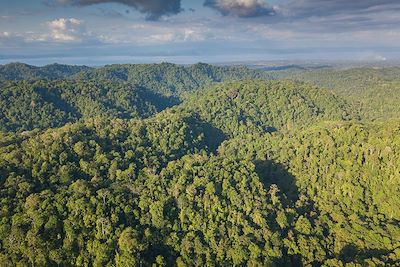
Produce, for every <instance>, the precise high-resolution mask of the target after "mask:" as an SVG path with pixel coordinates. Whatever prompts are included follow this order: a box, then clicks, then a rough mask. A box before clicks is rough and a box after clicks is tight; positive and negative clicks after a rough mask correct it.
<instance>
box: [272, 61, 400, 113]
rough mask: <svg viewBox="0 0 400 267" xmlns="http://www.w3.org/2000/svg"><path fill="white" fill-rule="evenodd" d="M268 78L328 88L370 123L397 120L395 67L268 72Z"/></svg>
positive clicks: (399, 89)
mask: <svg viewBox="0 0 400 267" xmlns="http://www.w3.org/2000/svg"><path fill="white" fill-rule="evenodd" d="M270 75H271V76H273V77H274V78H276V79H282V78H285V79H292V80H296V81H306V82H309V83H311V84H314V85H316V86H318V87H322V88H329V89H331V90H333V91H334V92H336V93H337V94H338V95H340V96H342V97H344V98H345V99H348V100H349V101H350V102H352V103H354V104H355V105H356V106H358V107H359V109H361V111H362V113H363V116H364V117H365V118H367V119H370V120H385V119H390V118H397V117H398V115H399V114H400V105H399V104H398V103H400V68H398V67H390V68H366V67H365V68H355V69H346V70H336V69H322V70H285V71H275V72H270Z"/></svg>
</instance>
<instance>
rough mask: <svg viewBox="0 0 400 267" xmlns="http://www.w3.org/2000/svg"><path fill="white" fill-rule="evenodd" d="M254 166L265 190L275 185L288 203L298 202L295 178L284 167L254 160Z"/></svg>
mask: <svg viewBox="0 0 400 267" xmlns="http://www.w3.org/2000/svg"><path fill="white" fill-rule="evenodd" d="M254 164H255V166H256V173H257V174H258V176H259V177H260V179H261V182H262V183H263V184H264V186H265V188H266V189H267V190H269V188H270V186H271V185H272V184H276V185H277V186H278V188H279V190H280V193H282V194H284V195H285V196H286V198H287V199H288V200H289V201H290V202H292V203H294V202H295V201H297V200H298V198H299V190H298V188H297V185H296V178H295V177H294V176H293V175H292V174H291V173H290V172H289V171H288V170H287V169H286V167H285V166H284V165H282V164H280V163H276V162H274V161H272V160H256V161H255V162H254Z"/></svg>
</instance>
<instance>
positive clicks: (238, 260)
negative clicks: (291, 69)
mask: <svg viewBox="0 0 400 267" xmlns="http://www.w3.org/2000/svg"><path fill="white" fill-rule="evenodd" d="M3 67H5V66H3ZM7 68H9V69H8V70H6V71H5V73H6V74H7V75H8V76H7V75H6V76H7V77H8V78H7V79H9V80H10V79H15V80H18V79H25V78H26V79H28V78H29V79H31V78H48V79H50V80H42V79H37V80H23V81H0V87H1V92H0V260H1V264H0V265H2V266H3V265H4V266H398V265H399V264H400V227H399V225H400V213H399V209H398V207H399V206H400V200H399V197H398V196H399V193H400V191H399V185H400V169H399V166H400V122H399V121H398V119H399V117H398V115H396V114H398V113H396V111H395V109H394V108H393V107H391V108H389V107H388V108H387V109H385V110H386V111H389V110H392V111H393V113H391V115H390V116H395V117H396V116H397V117H396V118H397V119H390V120H389V119H387V118H389V117H390V116H387V117H386V116H382V117H379V118H380V119H381V120H384V118H386V119H387V120H386V121H383V122H379V123H378V122H368V121H369V120H370V118H377V117H376V116H377V114H378V113H375V112H374V111H372V110H369V109H368V108H363V109H361V110H358V108H356V107H358V106H357V103H355V102H354V101H353V100H354V99H355V98H356V97H357V95H358V96H359V97H360V99H359V101H366V99H368V98H365V99H364V96H363V93H362V91H359V92H358V91H357V90H355V91H351V92H350V91H349V92H348V93H345V91H337V93H338V95H340V96H337V95H336V94H335V93H332V92H329V91H328V90H324V89H320V88H318V87H315V86H311V85H309V84H306V83H302V82H292V81H288V80H284V81H262V80H258V79H259V78H266V77H268V75H270V74H263V73H261V72H257V71H251V70H249V69H246V68H243V67H229V68H228V67H214V66H210V65H207V64H196V65H193V66H188V67H184V66H177V65H173V64H167V63H163V64H158V65H157V64H151V65H111V66H106V67H104V68H98V69H88V68H83V71H82V70H79V67H69V66H60V65H55V66H47V67H43V68H36V67H31V66H25V65H17V64H14V65H7ZM45 69H47V70H48V72H49V73H48V74H46V75H48V76H46V75H45V74H43V73H42V71H44V70H45ZM330 71H331V70H320V71H319V72H320V73H319V74H312V75H316V76H317V78H318V79H320V78H321V77H322V76H323V75H325V74H321V73H325V72H326V73H330ZM392 71H393V72H392ZM392 71H391V70H387V71H386V70H381V72H382V77H384V78H382V79H384V80H390V81H393V82H394V81H395V80H396V79H397V78H396V75H395V74H396V70H395V69H393V70H392ZM350 72H351V73H353V74H352V75H351V76H349V78H348V80H346V79H347V78H343V77H345V75H344V74H343V75H344V76H341V75H342V74H340V75H339V76H332V77H336V78H335V79H338V81H336V84H342V85H341V86H343V88H344V87H345V84H346V83H348V82H350V81H352V79H353V77H355V76H357V75H359V76H360V78H359V80H361V77H363V76H362V75H363V73H362V72H360V71H358V70H353V71H350ZM1 73H2V72H1V71H0V74H1ZM24 73H25V74H24ZM355 73H356V74H355ZM2 75H5V74H2ZM302 75H303V74H302ZM307 75H308V74H307ZM327 75H329V74H327ZM346 75H347V74H346ZM365 75H366V77H369V76H368V75H369V74H368V73H367V74H365ZM66 76H69V77H68V78H66V79H61V78H62V77H66ZM11 77H14V78H11ZM241 79H245V80H241ZM325 79H330V78H327V77H325ZM224 80H236V81H228V82H224V83H221V84H218V85H214V86H212V87H209V88H205V89H199V88H201V87H207V86H209V85H211V84H214V83H216V82H220V81H224ZM237 80H241V81H237ZM359 80H357V79H355V80H354V81H355V83H356V84H357V83H359V82H360V81H359ZM366 80H368V79H366ZM381 81H382V80H380V79H377V80H376V84H377V86H376V88H377V90H378V91H380V92H383V91H381V89H382V88H383V87H384V85H383V84H382V83H381ZM366 84H368V85H369V86H373V85H372V83H369V82H366ZM381 87H382V88H381ZM337 88H339V87H337ZM336 90H338V89H336ZM393 92H394V91H393ZM369 97H371V99H372V100H371V103H370V105H371V106H370V107H371V108H372V107H373V106H375V105H376V103H379V102H382V101H386V100H384V98H383V100H382V99H381V97H380V96H374V97H373V96H369ZM392 97H393V99H396V97H397V96H396V95H395V93H393V94H392ZM179 102H183V103H181V104H179V105H178V103H179ZM353 102H354V103H353ZM349 103H350V104H349ZM382 103H384V102H382ZM387 103H391V104H390V105H392V104H393V103H392V102H390V101H388V102H387ZM173 105H176V106H175V107H172V108H168V107H170V106H173ZM375 107H376V106H375ZM366 118H367V119H366ZM32 129H34V130H32Z"/></svg>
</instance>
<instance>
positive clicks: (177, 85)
mask: <svg viewBox="0 0 400 267" xmlns="http://www.w3.org/2000/svg"><path fill="white" fill-rule="evenodd" d="M75 77H78V78H80V79H95V80H98V79H107V80H116V81H126V82H128V83H130V84H136V85H140V86H143V87H146V88H147V89H149V90H151V91H153V92H156V93H159V94H162V95H166V96H182V95H183V94H185V93H186V92H189V91H192V90H194V89H197V88H201V87H206V86H209V85H211V84H213V83H215V82H221V81H226V80H232V79H233V80H240V79H260V78H268V77H269V75H268V74H266V73H264V72H260V71H254V70H250V69H248V68H246V67H218V66H211V65H208V64H204V63H198V64H195V65H192V66H189V67H184V66H179V65H175V64H170V63H161V64H135V65H131V64H127V65H107V66H105V67H103V68H99V69H91V70H87V71H83V72H81V73H78V74H77V75H76V76H75Z"/></svg>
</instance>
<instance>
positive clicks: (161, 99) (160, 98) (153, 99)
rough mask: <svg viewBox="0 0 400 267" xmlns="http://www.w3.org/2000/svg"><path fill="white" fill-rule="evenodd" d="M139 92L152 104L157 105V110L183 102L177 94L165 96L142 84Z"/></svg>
mask: <svg viewBox="0 0 400 267" xmlns="http://www.w3.org/2000/svg"><path fill="white" fill-rule="evenodd" d="M138 94H139V96H140V97H141V98H142V99H147V100H148V101H149V102H150V103H151V104H152V105H154V106H155V107H157V112H160V111H162V110H164V109H167V108H170V107H173V106H176V105H178V104H180V103H181V102H182V101H181V100H180V99H179V98H177V97H175V96H165V95H162V94H159V93H157V92H154V91H152V90H151V89H148V88H145V87H142V86H140V87H139V90H138Z"/></svg>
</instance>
